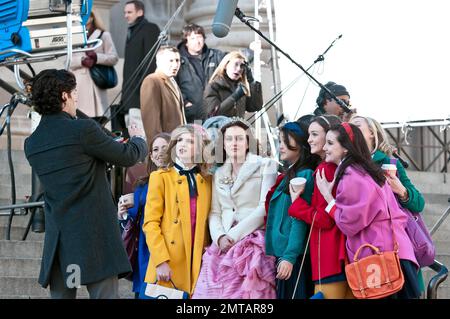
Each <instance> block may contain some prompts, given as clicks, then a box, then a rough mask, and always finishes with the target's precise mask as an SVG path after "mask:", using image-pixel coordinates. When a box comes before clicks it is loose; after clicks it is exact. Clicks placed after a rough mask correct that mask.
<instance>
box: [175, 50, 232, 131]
mask: <svg viewBox="0 0 450 319" xmlns="http://www.w3.org/2000/svg"><path fill="white" fill-rule="evenodd" d="M178 50H180V55H181V65H180V70H179V71H178V74H177V77H176V80H177V83H178V86H179V87H180V89H181V93H182V94H183V99H184V104H185V105H186V103H188V102H191V103H192V106H191V107H185V109H184V112H185V114H186V120H187V122H188V123H192V122H194V120H204V119H206V117H207V112H206V110H204V109H203V91H204V90H205V86H206V84H207V83H208V81H209V79H210V78H211V75H212V74H213V72H214V71H215V70H216V68H217V66H218V65H219V63H220V61H222V59H223V57H224V56H225V54H226V53H225V52H222V51H220V50H216V49H209V48H208V47H207V46H206V44H205V46H204V47H203V53H202V59H201V60H202V66H203V72H204V74H203V77H204V80H203V81H202V79H201V78H200V77H199V76H198V75H197V73H196V72H195V69H194V67H193V66H192V65H191V63H190V62H189V59H188V56H189V53H188V52H187V49H186V45H185V43H184V42H181V43H180V44H178Z"/></svg>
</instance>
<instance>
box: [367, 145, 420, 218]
mask: <svg viewBox="0 0 450 319" xmlns="http://www.w3.org/2000/svg"><path fill="white" fill-rule="evenodd" d="M372 159H373V161H374V162H375V163H377V164H378V165H380V166H381V165H383V164H389V163H390V161H389V160H390V158H389V156H388V155H386V154H385V153H383V152H381V151H376V152H375V153H374V154H373V155H372ZM397 174H398V178H399V180H400V182H402V184H403V186H404V187H405V188H406V189H407V191H408V196H409V199H408V201H407V202H400V201H399V203H400V204H401V205H402V206H403V207H404V208H407V209H409V210H410V211H412V212H414V213H420V212H422V211H423V208H424V206H425V200H424V199H423V196H422V194H421V193H420V192H419V191H418V190H417V189H416V188H415V187H414V185H413V183H411V181H410V180H409V178H408V176H407V175H406V171H405V168H404V167H403V165H402V163H400V161H397Z"/></svg>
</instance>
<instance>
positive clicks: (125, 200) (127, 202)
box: [119, 193, 134, 207]
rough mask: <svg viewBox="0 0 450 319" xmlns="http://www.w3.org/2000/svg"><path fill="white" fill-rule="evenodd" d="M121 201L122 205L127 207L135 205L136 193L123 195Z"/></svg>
mask: <svg viewBox="0 0 450 319" xmlns="http://www.w3.org/2000/svg"><path fill="white" fill-rule="evenodd" d="M119 201H120V203H121V204H122V205H124V206H126V207H133V206H134V194H133V193H130V194H126V195H122V196H120V199H119Z"/></svg>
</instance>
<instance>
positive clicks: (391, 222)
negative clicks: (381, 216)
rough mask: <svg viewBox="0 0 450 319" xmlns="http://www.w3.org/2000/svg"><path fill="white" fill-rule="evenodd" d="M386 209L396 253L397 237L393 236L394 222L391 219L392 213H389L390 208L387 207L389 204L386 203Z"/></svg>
mask: <svg viewBox="0 0 450 319" xmlns="http://www.w3.org/2000/svg"><path fill="white" fill-rule="evenodd" d="M387 209H388V215H389V221H390V223H389V226H390V227H391V231H392V240H393V241H394V252H395V253H396V254H398V242H397V238H396V237H395V232H394V222H393V221H392V215H391V210H390V209H389V205H387Z"/></svg>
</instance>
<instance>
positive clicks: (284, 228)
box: [266, 169, 314, 264]
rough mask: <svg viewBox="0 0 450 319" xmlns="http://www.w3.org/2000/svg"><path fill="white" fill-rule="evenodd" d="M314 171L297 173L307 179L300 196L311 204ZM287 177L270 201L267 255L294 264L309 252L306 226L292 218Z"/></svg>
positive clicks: (308, 170) (307, 170)
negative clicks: (286, 191)
mask: <svg viewBox="0 0 450 319" xmlns="http://www.w3.org/2000/svg"><path fill="white" fill-rule="evenodd" d="M313 173H314V171H313V170H311V169H305V170H301V171H298V172H297V174H296V176H297V177H304V178H306V186H305V191H304V192H303V194H302V195H301V197H302V198H303V199H304V200H306V201H307V202H308V204H311V197H312V192H313V189H314V178H313ZM286 179H287V177H285V178H283V179H282V181H281V182H280V184H279V185H278V187H277V188H276V189H275V192H274V193H273V195H272V198H271V199H270V202H269V210H268V214H267V224H266V254H267V255H270V256H276V257H279V258H281V259H283V260H287V261H289V262H290V263H292V264H295V262H296V261H297V258H298V256H299V255H301V254H303V253H304V252H305V249H306V236H307V231H308V227H307V225H306V224H305V223H304V222H303V221H301V220H298V219H296V218H293V217H290V216H289V214H288V209H289V207H290V206H291V204H292V202H291V196H290V195H288V194H286V193H284V192H283V189H284V188H285V185H286Z"/></svg>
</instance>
